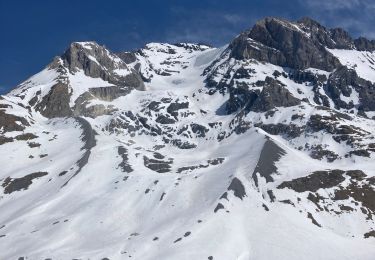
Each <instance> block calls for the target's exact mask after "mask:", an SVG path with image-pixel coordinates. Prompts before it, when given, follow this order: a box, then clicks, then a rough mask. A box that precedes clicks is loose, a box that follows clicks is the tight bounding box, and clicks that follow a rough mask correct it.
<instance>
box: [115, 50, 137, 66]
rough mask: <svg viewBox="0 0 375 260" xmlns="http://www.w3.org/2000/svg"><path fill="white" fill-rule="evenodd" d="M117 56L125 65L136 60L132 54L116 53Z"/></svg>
mask: <svg viewBox="0 0 375 260" xmlns="http://www.w3.org/2000/svg"><path fill="white" fill-rule="evenodd" d="M117 56H119V58H120V59H122V60H123V61H124V62H125V63H126V64H130V63H133V62H135V61H136V60H137V57H136V56H135V54H134V53H133V52H126V51H125V52H120V53H117Z"/></svg>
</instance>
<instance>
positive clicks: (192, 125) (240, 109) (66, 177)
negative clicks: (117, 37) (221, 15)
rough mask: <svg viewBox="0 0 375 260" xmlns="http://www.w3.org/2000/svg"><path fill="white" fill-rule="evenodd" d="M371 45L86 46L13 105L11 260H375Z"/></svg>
mask: <svg viewBox="0 0 375 260" xmlns="http://www.w3.org/2000/svg"><path fill="white" fill-rule="evenodd" d="M374 51H375V42H374V41H370V40H367V39H366V38H359V39H353V38H351V37H350V36H349V34H348V33H347V32H345V31H344V30H342V29H328V28H325V27H323V26H322V25H320V24H319V23H317V22H316V21H313V20H311V19H309V18H304V19H301V20H299V21H297V22H290V21H286V20H283V19H278V18H265V19H263V20H261V21H259V22H257V23H256V24H255V25H254V26H253V27H252V28H251V29H249V30H246V31H244V32H242V33H241V34H239V35H238V36H237V37H236V38H235V39H233V41H231V42H230V43H229V44H228V45H226V46H223V47H221V48H213V47H210V46H205V45H200V44H187V43H180V44H165V43H150V44H147V45H146V46H145V47H144V48H142V49H139V50H137V51H135V52H121V53H113V52H111V51H109V50H108V49H106V48H105V47H103V46H99V45H98V44H96V43H95V42H75V43H72V44H71V45H70V46H69V48H68V49H67V50H66V52H65V53H64V54H62V55H61V56H58V57H56V58H55V59H54V60H53V61H52V62H51V63H50V64H49V65H48V66H47V67H46V68H45V69H44V70H42V71H41V72H40V73H38V74H36V75H34V76H32V77H31V78H29V79H28V80H26V81H24V82H23V83H22V84H20V85H19V86H18V87H17V88H15V89H14V90H12V91H11V92H10V93H8V94H6V95H3V96H1V97H0V162H1V170H0V212H1V214H0V259H6V260H8V259H22V260H26V259H28V260H31V259H53V260H56V259H111V260H113V259H143V260H145V259H150V260H151V259H152V260H154V259H163V260H164V259H179V260H180V259H209V260H212V259H215V260H217V259H224V260H230V259H238V260H246V259H257V260H259V259H298V260H299V259H361V260H362V259H374V258H375V161H374V159H375V120H374V119H375V52H374Z"/></svg>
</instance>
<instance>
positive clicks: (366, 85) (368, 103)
mask: <svg viewBox="0 0 375 260" xmlns="http://www.w3.org/2000/svg"><path fill="white" fill-rule="evenodd" d="M352 88H354V89H355V90H356V91H357V92H358V94H359V101H360V106H359V109H360V110H362V111H374V110H375V86H374V84H372V83H371V82H370V81H367V80H364V79H362V78H360V77H359V76H358V75H357V73H356V71H355V70H353V69H349V68H347V67H345V66H342V67H340V68H338V69H337V70H336V71H335V72H334V73H332V74H331V75H330V77H329V79H328V82H327V86H326V92H327V94H328V95H329V96H330V97H331V98H332V100H333V101H334V103H335V106H336V108H345V109H351V108H353V107H354V104H347V103H345V102H343V101H342V100H341V99H340V95H341V94H342V95H343V96H346V97H349V96H350V95H351V93H352Z"/></svg>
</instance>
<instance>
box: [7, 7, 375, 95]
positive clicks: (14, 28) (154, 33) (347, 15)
mask: <svg viewBox="0 0 375 260" xmlns="http://www.w3.org/2000/svg"><path fill="white" fill-rule="evenodd" d="M374 12H375V1H373V0H288V1H281V0H280V1H277V0H263V1H260V0H247V1H245V0H231V1H224V0H190V1H181V0H165V1H162V0H159V1H157V0H148V1H145V0H132V1H130V0H122V1H120V0H118V1H117V0H106V1H97V0H90V1H86V0H74V1H73V0H65V1H54V0H45V1H43V0H0V35H1V39H0V52H1V53H0V93H5V92H7V91H8V90H9V89H11V88H12V87H14V86H16V85H17V84H18V83H20V82H21V81H23V80H25V79H26V78H28V77H29V76H31V75H33V74H35V73H36V72H38V71H40V70H41V69H42V68H43V67H44V66H45V65H47V64H48V63H49V62H50V61H51V60H52V58H53V57H54V56H56V55H59V54H61V53H62V52H63V51H64V50H65V49H66V48H67V46H68V45H69V43H70V42H73V41H86V40H94V41H97V42H98V43H100V44H104V45H106V46H107V47H108V48H109V49H111V50H113V51H121V50H133V49H136V48H140V47H142V46H143V45H144V44H145V43H147V42H171V43H174V42H181V41H189V42H205V43H210V44H212V45H214V46H220V45H223V44H226V43H227V42H229V41H230V40H231V39H232V38H233V37H235V36H236V35H237V34H238V33H239V32H241V31H242V30H244V29H247V28H249V27H251V26H252V25H253V24H254V22H255V21H256V20H258V19H260V18H262V17H265V16H278V17H283V18H286V19H291V20H296V19H298V18H300V17H303V16H310V17H312V18H314V19H317V20H318V21H320V22H321V23H322V24H323V25H326V26H328V27H343V28H345V29H346V30H348V31H349V32H350V33H351V34H352V35H353V36H359V35H365V36H367V37H368V38H372V39H373V38H375V30H373V26H374V25H375V16H374V15H373V14H374Z"/></svg>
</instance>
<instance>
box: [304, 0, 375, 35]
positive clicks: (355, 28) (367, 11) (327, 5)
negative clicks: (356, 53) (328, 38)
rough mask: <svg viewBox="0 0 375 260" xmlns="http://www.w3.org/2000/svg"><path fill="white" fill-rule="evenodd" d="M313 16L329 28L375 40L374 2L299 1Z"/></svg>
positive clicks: (357, 0) (344, 0) (364, 0)
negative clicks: (343, 30) (337, 28)
mask: <svg viewBox="0 0 375 260" xmlns="http://www.w3.org/2000/svg"><path fill="white" fill-rule="evenodd" d="M298 1H299V3H300V4H301V5H302V4H304V5H305V7H306V11H307V12H309V13H310V15H311V16H313V17H315V18H316V19H318V20H319V21H320V22H322V23H324V24H326V25H328V26H334V27H336V26H339V27H343V28H344V29H346V30H348V31H350V32H352V33H353V34H354V35H355V36H359V35H362V36H366V37H368V38H375V31H374V28H373V24H374V23H375V16H374V12H375V2H374V1H373V0H310V1H305V0H298Z"/></svg>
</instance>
